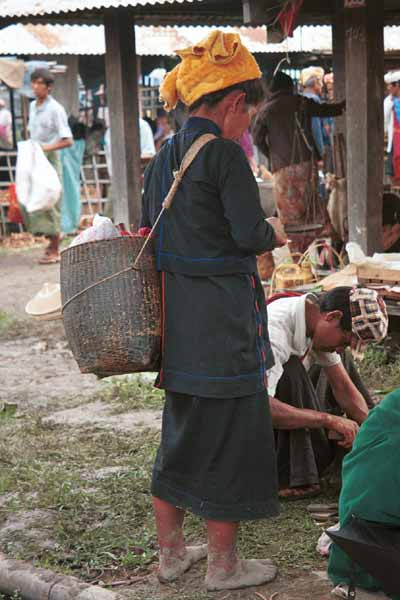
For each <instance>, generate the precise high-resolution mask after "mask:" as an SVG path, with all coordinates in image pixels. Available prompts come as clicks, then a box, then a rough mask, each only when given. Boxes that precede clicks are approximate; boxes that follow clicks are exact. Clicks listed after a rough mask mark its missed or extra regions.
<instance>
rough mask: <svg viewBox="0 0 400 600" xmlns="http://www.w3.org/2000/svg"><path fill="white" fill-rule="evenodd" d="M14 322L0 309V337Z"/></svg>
mask: <svg viewBox="0 0 400 600" xmlns="http://www.w3.org/2000/svg"><path fill="white" fill-rule="evenodd" d="M15 323H16V319H15V317H13V316H12V315H10V314H9V313H6V312H4V311H3V310H0V337H5V336H6V334H7V332H8V331H9V330H10V329H11V328H12V327H13V326H14V325H15ZM0 600H1V599H0Z"/></svg>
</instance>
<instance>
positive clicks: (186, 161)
mask: <svg viewBox="0 0 400 600" xmlns="http://www.w3.org/2000/svg"><path fill="white" fill-rule="evenodd" d="M216 137H217V136H216V135H213V134H212V133H205V134H204V135H201V136H200V137H199V138H197V140H196V141H195V142H194V143H193V144H192V145H191V146H190V148H189V150H188V151H187V152H186V154H185V156H184V157H183V160H182V163H181V166H180V168H179V171H174V181H173V184H172V186H171V188H170V190H169V192H168V194H167V195H166V197H165V200H164V202H163V204H162V209H161V211H160V214H159V215H158V217H157V219H156V221H155V223H154V225H153V227H152V229H151V231H150V233H149V235H148V236H147V238H146V240H145V242H144V244H143V246H142V247H141V249H140V251H139V252H138V255H137V256H136V259H135V262H134V263H133V265H131V266H130V267H125V269H122V270H121V271H118V272H117V273H113V275H109V276H108V277H104V278H103V279H100V281H96V282H95V283H92V284H91V285H88V286H87V287H85V288H84V289H83V290H81V291H80V292H78V293H77V294H74V295H73V296H71V298H69V299H68V300H67V301H66V302H65V304H63V306H62V308H61V312H64V310H65V308H66V307H67V306H68V304H70V303H71V302H72V301H73V300H75V299H76V298H79V296H82V294H85V293H86V292H87V291H88V290H91V289H92V288H94V287H96V286H98V285H100V284H101V283H104V282H105V281H109V280H110V279H114V278H115V277H118V276H119V275H122V274H123V273H127V272H128V271H131V270H132V269H136V268H137V263H138V261H139V259H140V257H141V256H142V254H143V252H144V250H145V248H146V246H147V244H148V243H149V241H150V240H151V238H152V235H153V233H154V231H155V229H156V227H157V225H158V223H159V221H160V219H161V216H162V214H163V212H164V211H165V210H166V209H168V208H169V207H170V206H171V204H172V201H173V199H174V196H175V194H176V191H177V189H178V186H179V184H180V182H181V181H182V178H183V176H184V174H185V171H186V170H187V169H188V168H189V167H190V165H191V164H192V162H193V161H194V159H195V158H196V156H197V155H198V153H199V152H200V150H201V149H202V148H203V146H205V145H206V144H208V142H211V140H214V139H215V138H216Z"/></svg>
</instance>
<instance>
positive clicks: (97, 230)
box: [70, 215, 121, 246]
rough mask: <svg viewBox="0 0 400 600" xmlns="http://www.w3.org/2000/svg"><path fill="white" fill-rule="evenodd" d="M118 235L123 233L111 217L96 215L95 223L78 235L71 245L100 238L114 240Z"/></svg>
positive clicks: (95, 240)
mask: <svg viewBox="0 0 400 600" xmlns="http://www.w3.org/2000/svg"><path fill="white" fill-rule="evenodd" d="M117 237H121V233H120V232H119V230H118V228H117V227H116V226H115V225H114V223H113V222H112V221H111V219H109V218H108V217H102V216H100V215H95V216H94V219H93V225H92V226H91V227H88V228H87V229H85V230H84V231H82V232H81V233H80V234H79V235H77V236H76V237H75V238H74V239H73V240H72V242H71V243H70V246H77V245H78V244H86V243H87V242H97V241H99V240H112V239H113V238H117Z"/></svg>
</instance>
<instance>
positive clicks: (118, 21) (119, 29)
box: [104, 8, 141, 228]
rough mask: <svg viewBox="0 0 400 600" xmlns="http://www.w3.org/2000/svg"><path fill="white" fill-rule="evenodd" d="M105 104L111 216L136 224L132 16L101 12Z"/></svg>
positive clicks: (138, 184) (137, 187)
mask: <svg viewBox="0 0 400 600" xmlns="http://www.w3.org/2000/svg"><path fill="white" fill-rule="evenodd" d="M104 31H105V39H106V81H107V105H108V110H109V117H110V134H111V158H112V180H111V181H112V198H113V216H114V221H115V222H116V223H121V222H122V223H125V225H126V226H129V225H133V226H134V227H135V228H136V227H137V226H138V224H139V220H140V210H141V208H140V207H141V202H140V197H141V181H140V179H141V176H140V134H139V109H138V93H139V91H138V77H137V61H136V50H135V28H134V18H133V13H132V12H131V10H129V9H121V8H117V9H115V8H113V9H111V10H107V11H105V12H104Z"/></svg>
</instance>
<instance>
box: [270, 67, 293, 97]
mask: <svg viewBox="0 0 400 600" xmlns="http://www.w3.org/2000/svg"><path fill="white" fill-rule="evenodd" d="M293 89H294V83H293V79H292V78H291V77H290V76H289V75H286V73H283V72H282V71H278V72H277V74H276V75H274V77H273V78H272V81H271V85H270V86H269V91H270V92H271V93H274V92H281V91H286V92H293Z"/></svg>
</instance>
